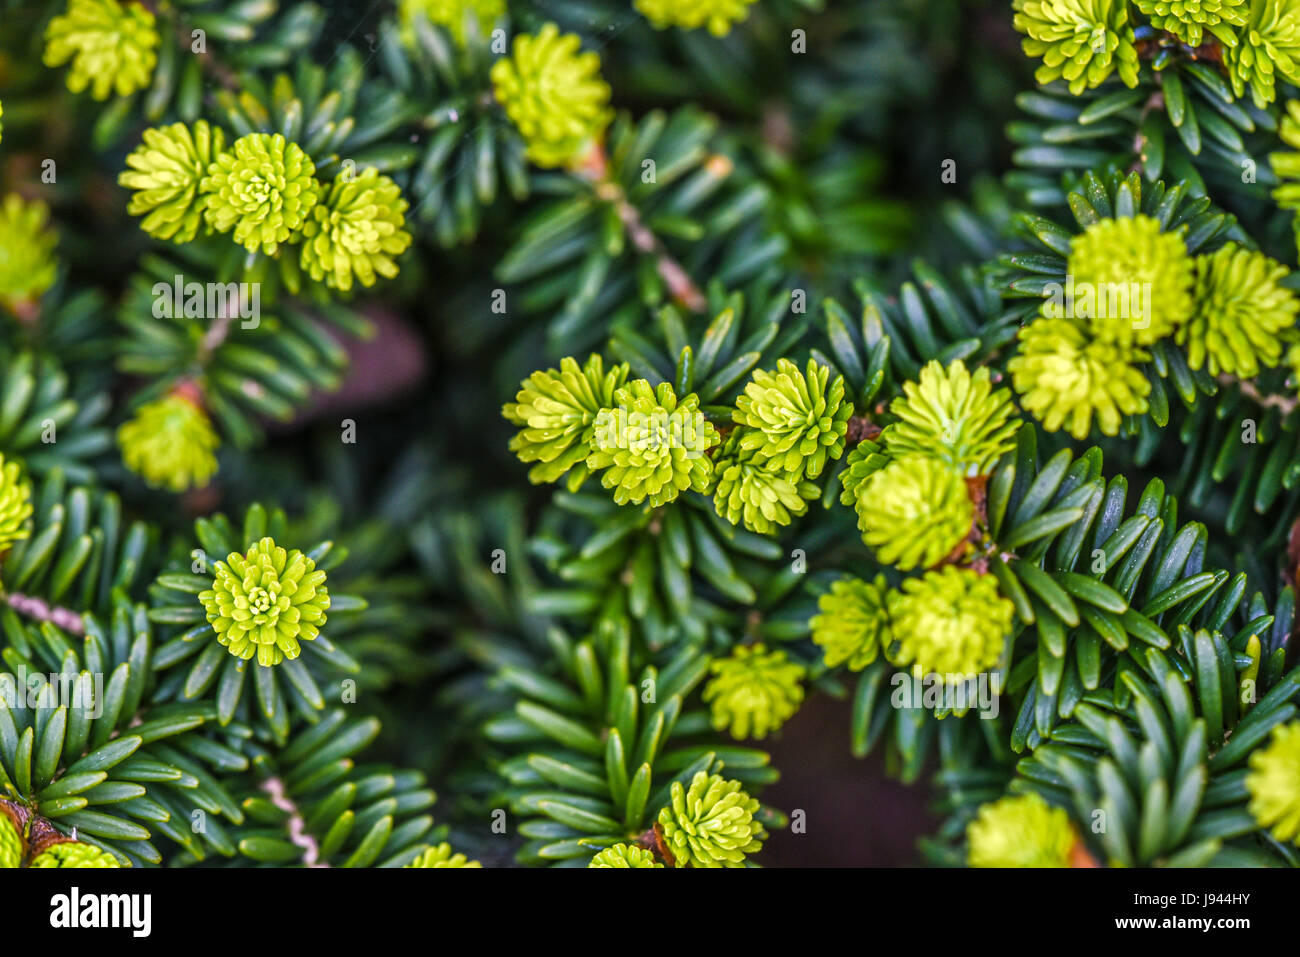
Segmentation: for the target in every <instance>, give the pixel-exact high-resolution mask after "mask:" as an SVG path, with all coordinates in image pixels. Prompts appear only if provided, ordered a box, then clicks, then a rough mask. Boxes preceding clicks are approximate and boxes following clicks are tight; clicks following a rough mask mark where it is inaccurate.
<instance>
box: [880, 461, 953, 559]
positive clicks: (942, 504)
mask: <svg viewBox="0 0 1300 957" xmlns="http://www.w3.org/2000/svg"><path fill="white" fill-rule="evenodd" d="M855 505H856V508H857V512H858V526H859V527H860V528H861V529H862V539H863V541H865V542H866V543H867V544H868V545H870V546H871V547H872V548H873V549H875V552H876V557H877V558H878V559H879V560H880V561H881V562H882V563H884V564H887V565H895V566H897V567H898V568H899V569H900V570H902V571H907V570H908V569H910V568H916V567H918V566H921V567H924V568H929V567H930V566H932V565H937V564H938V563H939V562H941V561H943V560H944V559H945V558H947V557H948V556H949V555H951V554H952V553H953V552H954V551H955V550H956V549H957V548H958V546H960V545H961V544H962V543H963V542H964V541H966V537H967V536H968V535H969V534H970V531H971V525H972V523H973V522H974V521H975V505H974V503H973V502H972V501H971V498H970V492H969V490H968V489H967V486H966V480H965V479H964V478H962V477H961V475H959V474H958V473H957V472H956V471H954V470H953V469H952V468H951V467H949V466H947V465H944V464H943V463H942V462H940V461H938V460H936V459H931V458H927V457H925V456H920V455H909V456H907V457H906V458H901V459H895V460H894V461H892V462H890V463H889V464H888V465H886V466H885V467H884V468H882V469H880V470H879V471H877V472H875V473H874V474H873V475H872V476H871V477H870V478H868V479H867V481H866V482H865V483H864V484H863V486H862V493H861V495H859V496H858V500H857V502H856V503H855Z"/></svg>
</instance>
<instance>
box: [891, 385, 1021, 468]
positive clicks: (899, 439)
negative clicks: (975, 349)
mask: <svg viewBox="0 0 1300 957" xmlns="http://www.w3.org/2000/svg"><path fill="white" fill-rule="evenodd" d="M918 379H919V381H917V382H905V383H903V394H902V395H901V396H899V397H898V398H896V399H894V401H893V402H892V403H890V406H889V411H890V412H892V413H893V414H894V415H896V416H898V419H899V421H897V422H894V423H891V424H890V425H889V426H887V427H886V428H885V431H884V432H882V433H881V435H880V443H881V444H882V445H883V446H884V449H885V452H886V453H887V454H889V455H891V456H895V457H899V456H903V455H927V456H929V457H931V458H935V459H938V460H940V461H941V462H945V463H947V464H948V465H950V466H952V467H953V468H954V469H955V470H956V471H958V472H960V473H961V474H963V475H969V476H975V475H986V474H988V473H989V472H990V471H992V469H993V466H994V464H995V463H996V462H997V460H998V459H999V458H1001V457H1002V454H1003V453H1004V452H1009V451H1010V450H1011V449H1013V448H1015V446H1016V431H1017V430H1018V429H1019V427H1020V422H1019V420H1018V419H1017V418H1016V415H1015V407H1014V406H1013V405H1012V404H1011V390H1010V389H998V390H997V391H996V392H995V391H993V386H992V383H991V381H990V377H989V370H988V369H986V368H980V369H976V370H975V372H974V374H971V373H970V372H967V371H966V364H965V363H963V362H961V361H960V360H959V361H957V362H954V363H952V364H951V365H949V366H948V367H947V368H946V369H945V368H944V366H943V365H942V364H941V363H940V362H939V361H938V360H931V361H930V362H928V363H926V366H925V368H923V369H922V370H921V374H920V376H919V377H918Z"/></svg>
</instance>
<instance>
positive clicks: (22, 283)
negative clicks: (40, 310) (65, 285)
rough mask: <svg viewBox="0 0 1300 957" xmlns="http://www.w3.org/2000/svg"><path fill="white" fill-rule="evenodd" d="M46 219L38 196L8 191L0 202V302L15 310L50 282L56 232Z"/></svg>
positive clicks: (36, 296) (46, 212)
mask: <svg viewBox="0 0 1300 957" xmlns="http://www.w3.org/2000/svg"><path fill="white" fill-rule="evenodd" d="M49 221H50V208H49V207H48V206H46V205H45V204H44V203H42V202H41V201H40V200H33V201H32V202H30V203H29V202H26V201H25V200H24V199H23V198H22V197H21V196H19V195H18V194H17V193H10V194H8V195H7V196H5V198H4V202H3V203H2V204H0V306H4V307H5V308H6V309H10V310H15V309H17V308H20V307H21V306H23V305H24V304H28V303H32V302H35V301H36V300H37V299H39V298H40V297H41V296H42V295H44V294H45V290H47V289H49V288H50V286H52V285H54V279H55V275H56V272H57V266H56V263H55V260H54V247H55V245H56V244H57V243H58V236H57V235H56V234H55V232H54V230H53V229H51V228H49Z"/></svg>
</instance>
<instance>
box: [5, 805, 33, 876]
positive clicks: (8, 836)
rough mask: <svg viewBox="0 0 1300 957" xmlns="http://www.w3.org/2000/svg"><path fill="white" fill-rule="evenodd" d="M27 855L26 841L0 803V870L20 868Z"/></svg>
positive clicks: (16, 823)
mask: <svg viewBox="0 0 1300 957" xmlns="http://www.w3.org/2000/svg"><path fill="white" fill-rule="evenodd" d="M26 853H27V841H26V840H25V839H24V838H23V832H22V830H20V829H19V827H18V822H17V821H15V820H14V819H13V818H12V817H10V816H9V814H8V813H7V812H6V811H5V808H4V804H3V802H0V870H8V869H10V868H14V867H21V866H22V863H23V857H24V856H25V855H26Z"/></svg>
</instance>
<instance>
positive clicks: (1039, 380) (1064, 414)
mask: <svg viewBox="0 0 1300 957" xmlns="http://www.w3.org/2000/svg"><path fill="white" fill-rule="evenodd" d="M1019 338H1020V350H1019V352H1018V353H1017V354H1016V355H1015V356H1014V357H1013V358H1012V359H1011V360H1010V361H1009V362H1007V371H1008V372H1009V373H1011V382H1012V385H1014V386H1015V389H1016V391H1017V392H1018V393H1020V402H1021V404H1022V405H1023V406H1024V407H1025V409H1026V410H1027V411H1029V412H1031V413H1032V414H1033V415H1034V416H1035V417H1036V418H1037V419H1038V420H1039V422H1041V423H1042V425H1043V428H1045V429H1047V431H1049V432H1055V431H1057V430H1058V429H1062V428H1064V429H1065V430H1066V431H1067V432H1069V433H1070V434H1071V435H1073V436H1074V437H1075V438H1076V439H1086V438H1087V437H1088V432H1089V431H1090V430H1091V428H1092V421H1093V418H1094V417H1095V418H1096V420H1097V427H1098V428H1099V429H1100V430H1101V432H1102V433H1103V434H1104V435H1115V434H1116V433H1118V432H1119V427H1120V423H1121V422H1122V421H1123V419H1124V416H1126V415H1137V414H1138V413H1140V412H1145V411H1146V410H1147V396H1148V395H1149V394H1150V393H1151V383H1150V382H1149V381H1148V380H1147V377H1146V376H1145V375H1143V374H1142V370H1141V369H1139V368H1137V367H1136V366H1134V365H1131V364H1130V362H1129V361H1128V360H1129V359H1130V358H1131V359H1134V360H1137V361H1143V360H1145V359H1147V358H1148V354H1147V353H1145V352H1143V351H1141V350H1132V351H1130V352H1128V353H1126V352H1125V350H1123V349H1122V348H1121V347H1120V346H1118V345H1116V344H1115V343H1113V342H1108V341H1106V340H1104V339H1096V338H1092V337H1091V336H1090V335H1089V334H1088V331H1087V330H1086V329H1084V328H1082V327H1081V326H1080V325H1079V324H1078V323H1076V322H1074V321H1072V320H1070V319H1050V318H1047V317H1040V318H1038V319H1035V320H1034V321H1033V322H1032V323H1030V324H1029V325H1027V326H1025V327H1024V328H1022V329H1021V330H1020V335H1019Z"/></svg>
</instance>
